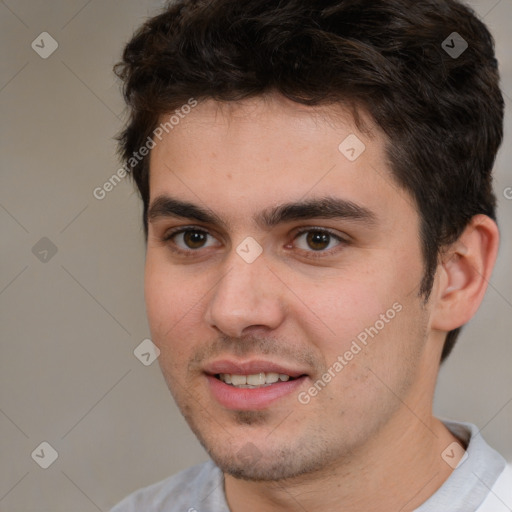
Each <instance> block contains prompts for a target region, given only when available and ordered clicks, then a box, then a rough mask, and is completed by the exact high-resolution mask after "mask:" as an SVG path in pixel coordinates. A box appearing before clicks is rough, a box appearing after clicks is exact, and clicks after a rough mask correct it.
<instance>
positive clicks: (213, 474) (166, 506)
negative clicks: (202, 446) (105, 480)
mask: <svg viewBox="0 0 512 512" xmlns="http://www.w3.org/2000/svg"><path fill="white" fill-rule="evenodd" d="M221 481H222V472H221V471H220V469H219V468H218V467H217V466H216V465H215V464H214V463H213V462H212V461H211V460H209V461H208V462H204V463H202V464H197V465H196V466H192V467H191V468H188V469H185V470H184V471H181V472H180V473H177V474H176V475H173V476H171V477H169V478H166V479H165V480H161V481H160V482H157V483H155V484H152V485H150V486H148V487H144V488H142V489H139V490H137V491H135V492H133V493H132V494H130V495H128V496H127V497H126V498H124V499H123V500H122V501H121V502H119V503H118V504H117V505H116V506H115V507H114V508H113V509H112V510H111V512H136V511H137V512H139V511H140V510H144V511H145V512H164V511H165V512H174V511H178V510H179V511H180V512H186V511H188V510H189V509H191V510H194V504H195V502H196V501H197V499H198V497H200V496H204V497H206V496H208V495H209V494H211V493H212V492H213V491H215V490H217V491H219V492H222V488H223V487H222V486H219V484H220V482H221Z"/></svg>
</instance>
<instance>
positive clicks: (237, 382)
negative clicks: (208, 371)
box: [219, 372, 290, 388]
mask: <svg viewBox="0 0 512 512" xmlns="http://www.w3.org/2000/svg"><path fill="white" fill-rule="evenodd" d="M219 378H220V380H221V381H222V382H225V383H226V384H231V385H233V386H236V387H242V388H253V387H261V386H269V385H270V384H274V383H276V382H278V381H280V380H281V381H283V382H286V381H287V380H290V376H289V375H285V374H284V373H274V372H269V373H263V372H260V373H255V374H253V375H233V374H230V373H221V374H220V375H219Z"/></svg>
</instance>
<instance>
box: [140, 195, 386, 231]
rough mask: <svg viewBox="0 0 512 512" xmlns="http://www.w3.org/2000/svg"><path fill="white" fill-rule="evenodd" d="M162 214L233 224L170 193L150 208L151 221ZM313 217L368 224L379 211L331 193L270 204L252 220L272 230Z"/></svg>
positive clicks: (226, 224)
mask: <svg viewBox="0 0 512 512" xmlns="http://www.w3.org/2000/svg"><path fill="white" fill-rule="evenodd" d="M162 217H163V218H166V217H177V218H182V219H190V220H195V221H197V222H204V223H206V224H212V225H218V226H221V227H223V228H225V229H229V226H230V224H229V223H228V222H225V221H224V220H222V219H221V218H220V217H219V216H218V215H217V214H216V213H215V212H214V211H212V210H211V209H209V208H203V207H201V206H198V205H196V204H194V203H190V202H187V201H182V200H180V199H176V198H173V197H170V196H167V195H161V196H158V197H156V198H155V200H154V201H153V202H152V203H151V205H150V207H149V209H148V221H150V222H151V221H154V220H156V219H159V218H162ZM314 218H321V219H347V220H354V221H357V222H361V223H363V224H366V225H368V226H371V225H374V224H376V222H377V216H376V214H375V213H374V212H373V211H371V210H369V209H368V208H366V207H364V206H361V205H358V204H356V203H354V202H352V201H348V200H346V199H340V198H337V197H330V196H328V197H321V198H317V199H310V200H307V201H298V202H291V203H284V204H282V205H279V206H275V207H270V208H267V209H265V210H263V211H262V212H260V213H258V214H256V215H255V216H254V218H253V220H254V222H255V223H256V224H257V225H259V226H261V227H263V228H265V229H270V228H272V227H274V226H277V225H278V224H282V223H285V222H291V221H295V220H305V219H314Z"/></svg>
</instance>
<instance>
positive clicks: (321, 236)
mask: <svg viewBox="0 0 512 512" xmlns="http://www.w3.org/2000/svg"><path fill="white" fill-rule="evenodd" d="M330 240H331V235H330V234H329V233H323V232H322V231H310V232H309V233H308V234H307V237H306V241H307V243H308V245H309V247H311V249H313V250H315V251H321V250H322V249H325V248H326V247H328V246H329V242H330Z"/></svg>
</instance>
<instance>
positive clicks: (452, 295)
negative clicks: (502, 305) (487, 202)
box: [431, 215, 499, 332]
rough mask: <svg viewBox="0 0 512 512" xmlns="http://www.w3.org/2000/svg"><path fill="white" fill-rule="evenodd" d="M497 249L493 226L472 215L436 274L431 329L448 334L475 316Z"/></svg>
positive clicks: (480, 216)
mask: <svg viewBox="0 0 512 512" xmlns="http://www.w3.org/2000/svg"><path fill="white" fill-rule="evenodd" d="M498 245H499V231H498V226H497V225H496V223H495V222H494V221H493V220H492V219H491V218H490V217H487V216H486V215H475V216H474V217H473V218H472V219H471V221H470V223H469V224H468V225H467V226H466V228H465V229H464V231H463V233H462V234H461V236H460V237H459V238H458V240H457V241H456V242H455V243H453V244H452V245H450V246H449V247H448V248H447V250H446V251H445V252H444V254H443V256H442V258H441V263H440V264H439V267H438V271H437V272H438V275H437V281H438V282H437V286H436V287H435V299H436V303H435V304H433V309H432V316H431V322H432V323H431V326H432V328H433V329H437V330H440V331H446V332H448V331H451V330H453V329H456V328H457V327H460V326H462V325H464V324H465V323H466V322H468V321H469V320H470V319H471V317H472V316H473V315H474V314H475V313H476V311H477V309H478V308H479V306H480V304H481V302H482V300H483V297H484V294H485V291H486V289H487V285H488V283H489V280H490V277H491V273H492V269H493V267H494V263H495V261H496V256H497V253H498Z"/></svg>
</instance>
